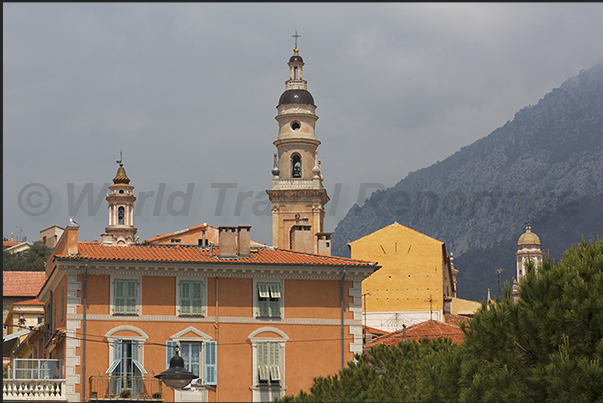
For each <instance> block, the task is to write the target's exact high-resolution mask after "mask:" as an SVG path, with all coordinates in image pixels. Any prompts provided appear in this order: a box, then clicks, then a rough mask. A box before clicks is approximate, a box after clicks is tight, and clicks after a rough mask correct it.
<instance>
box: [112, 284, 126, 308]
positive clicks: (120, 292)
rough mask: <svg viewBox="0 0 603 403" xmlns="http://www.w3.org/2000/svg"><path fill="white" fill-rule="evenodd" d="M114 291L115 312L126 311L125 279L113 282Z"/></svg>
mask: <svg viewBox="0 0 603 403" xmlns="http://www.w3.org/2000/svg"><path fill="white" fill-rule="evenodd" d="M113 293H114V299H115V301H114V303H113V305H114V306H113V312H114V313H125V308H126V299H125V296H124V282H123V280H115V282H114V283H113Z"/></svg>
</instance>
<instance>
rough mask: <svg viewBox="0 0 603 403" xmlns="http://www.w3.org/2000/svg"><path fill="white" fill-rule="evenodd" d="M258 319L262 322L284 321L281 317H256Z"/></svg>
mask: <svg viewBox="0 0 603 403" xmlns="http://www.w3.org/2000/svg"><path fill="white" fill-rule="evenodd" d="M255 318H256V319H261V320H281V319H283V318H282V317H281V316H256V317H255Z"/></svg>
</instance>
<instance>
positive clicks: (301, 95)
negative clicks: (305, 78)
mask: <svg viewBox="0 0 603 403" xmlns="http://www.w3.org/2000/svg"><path fill="white" fill-rule="evenodd" d="M278 104H279V106H280V105H284V104H308V105H314V98H313V97H312V94H310V91H308V90H285V92H283V94H282V95H281V97H280V99H279V100H278ZM314 106H316V105H314Z"/></svg>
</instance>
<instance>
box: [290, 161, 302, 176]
mask: <svg viewBox="0 0 603 403" xmlns="http://www.w3.org/2000/svg"><path fill="white" fill-rule="evenodd" d="M291 164H292V172H293V174H292V177H294V178H301V157H300V156H299V155H294V156H293V158H291Z"/></svg>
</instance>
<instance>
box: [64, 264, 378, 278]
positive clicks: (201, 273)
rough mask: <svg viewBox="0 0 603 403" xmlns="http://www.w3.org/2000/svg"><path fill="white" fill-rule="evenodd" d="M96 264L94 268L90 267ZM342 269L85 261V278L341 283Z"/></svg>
mask: <svg viewBox="0 0 603 403" xmlns="http://www.w3.org/2000/svg"><path fill="white" fill-rule="evenodd" d="M96 263H99V266H100V267H99V268H96V267H98V266H96V267H95V266H93V264H94V265H95V264H96ZM59 264H60V265H59V266H58V268H59V270H64V271H65V272H66V273H69V274H83V273H84V265H83V264H82V262H78V261H61V262H59ZM342 267H343V266H334V267H327V266H306V265H304V266H302V265H296V266H293V267H290V266H280V267H279V266H277V267H266V266H260V267H253V266H250V265H227V266H225V267H224V266H222V267H220V265H213V264H212V265H209V267H208V266H196V265H193V264H189V265H187V264H182V263H170V262H152V263H145V262H104V261H103V262H96V261H89V268H88V271H87V273H88V275H125V274H127V275H146V276H170V277H171V276H175V275H178V276H183V277H221V278H259V279H263V278H279V279H286V280H337V281H339V280H341V269H342ZM346 267H347V273H346V280H352V281H362V280H364V279H365V278H367V277H368V276H369V275H371V274H372V273H373V271H374V267H355V266H346Z"/></svg>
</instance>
